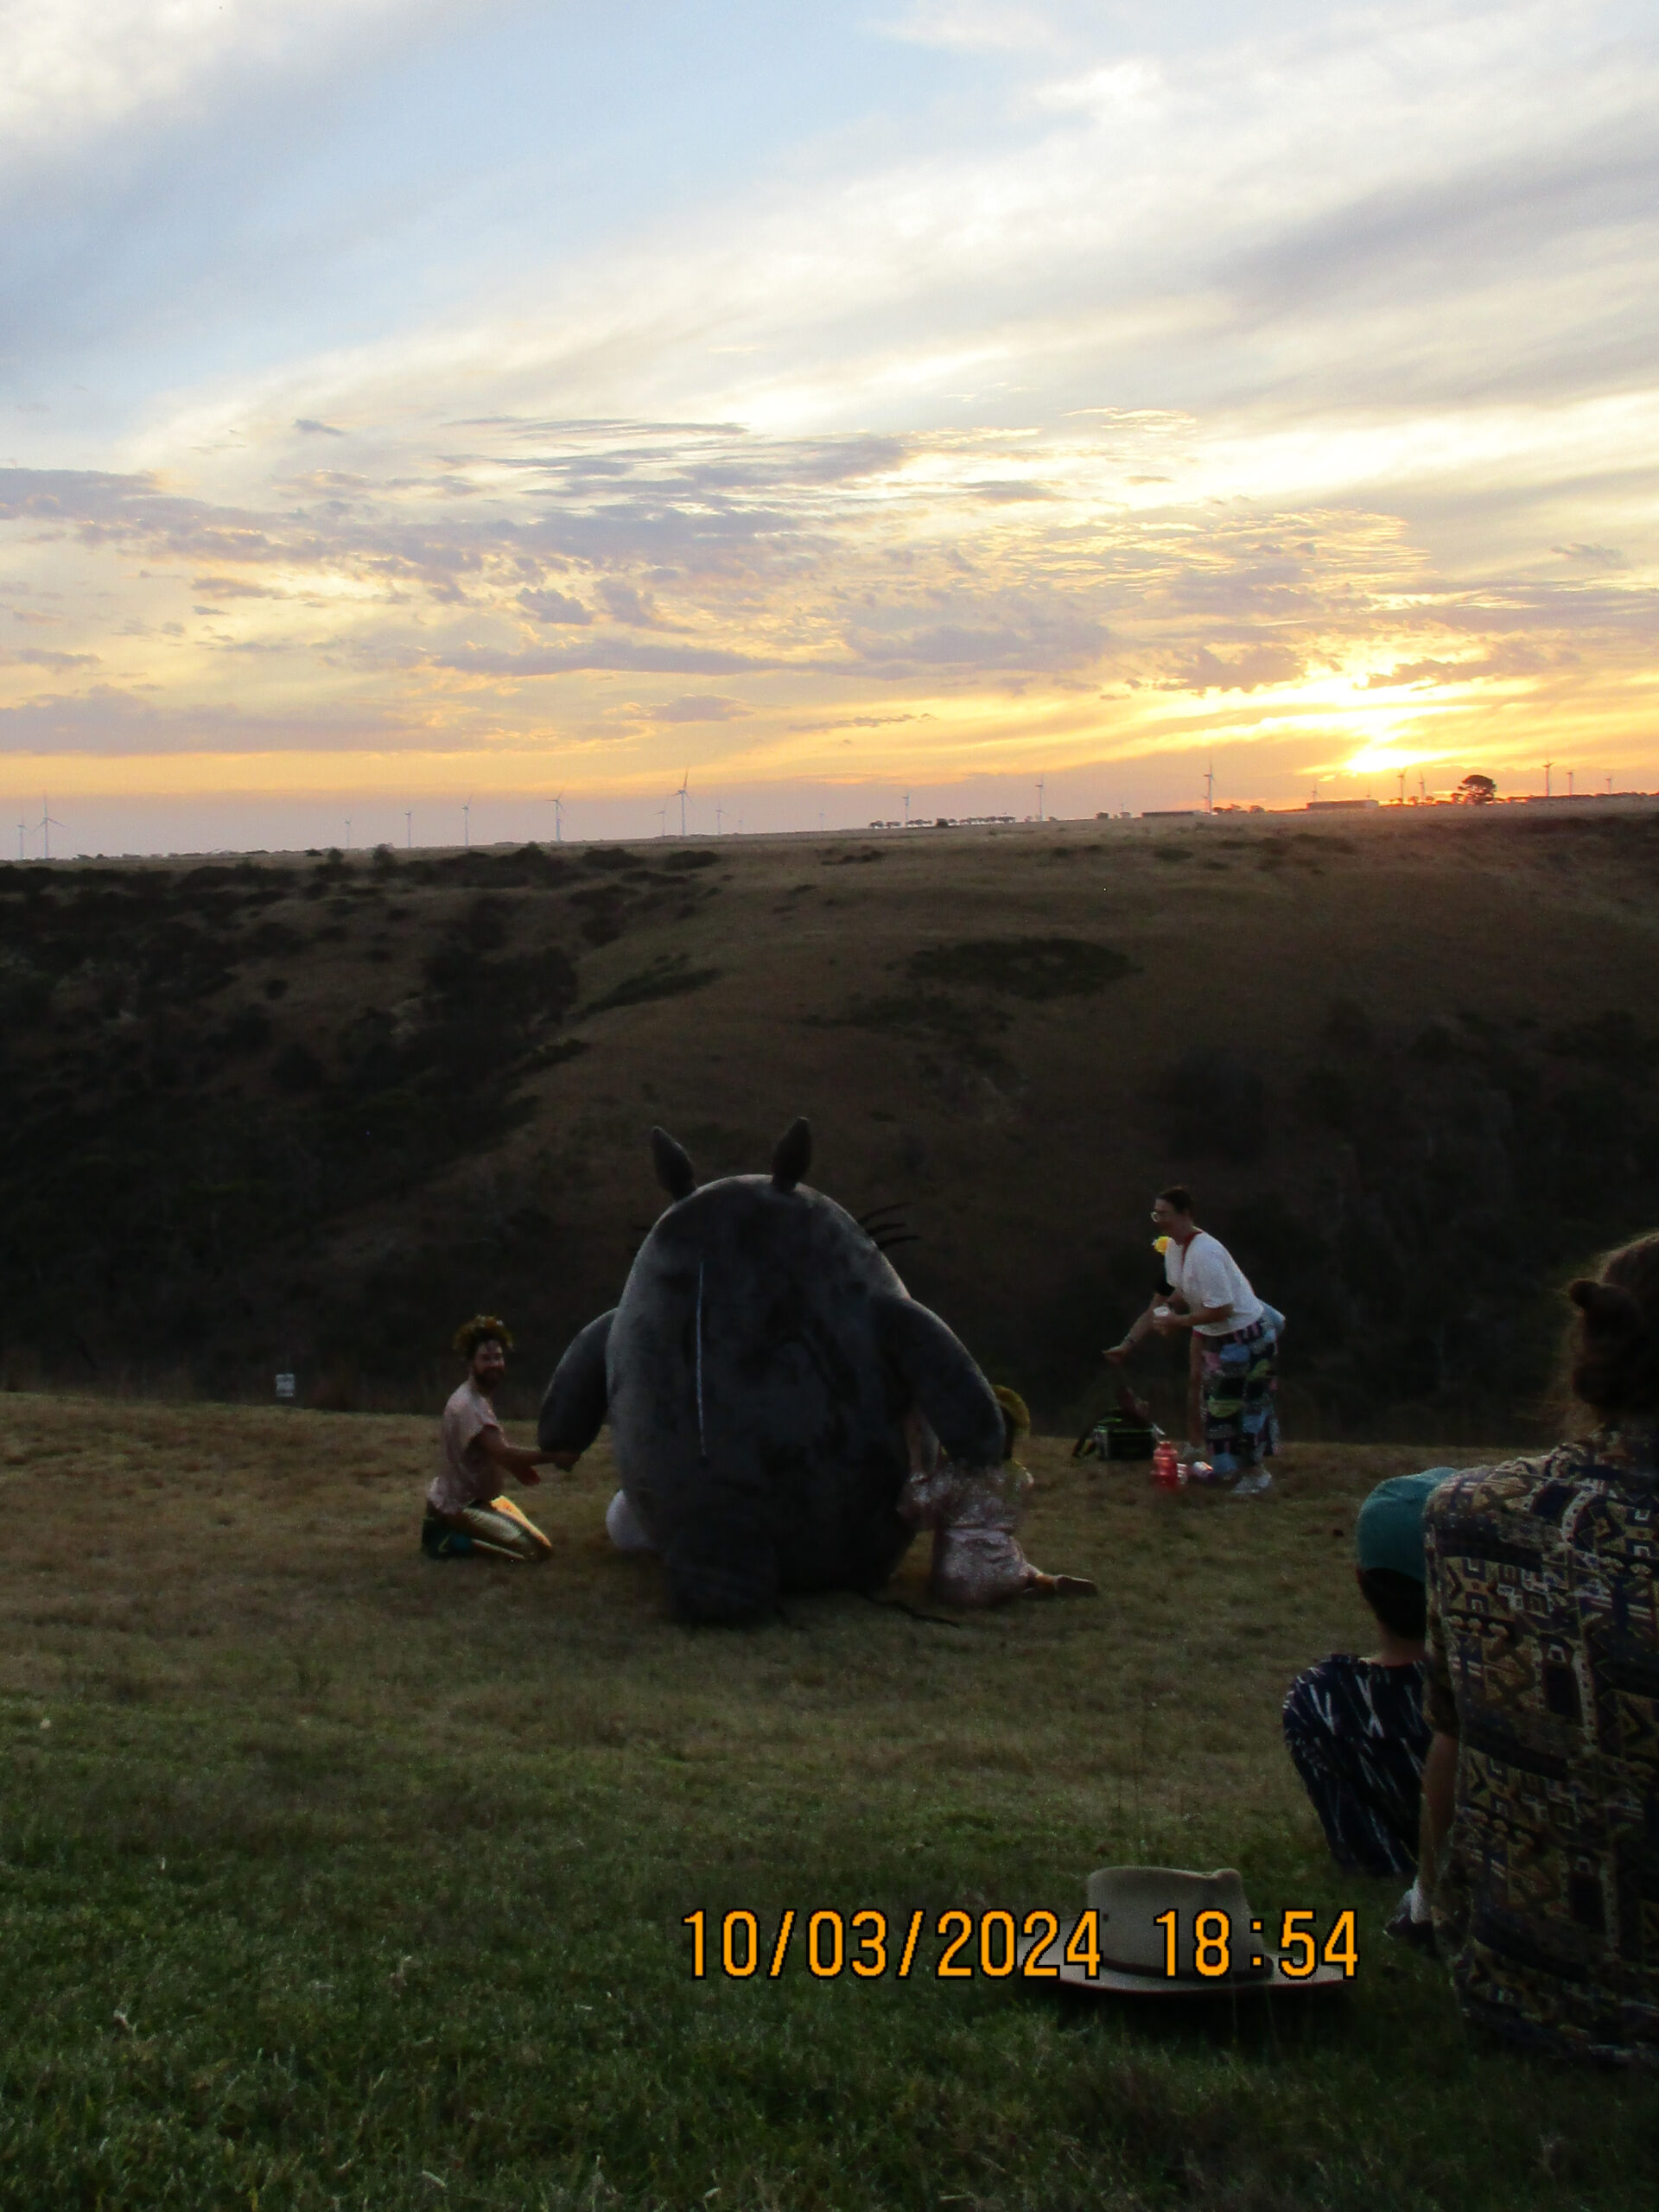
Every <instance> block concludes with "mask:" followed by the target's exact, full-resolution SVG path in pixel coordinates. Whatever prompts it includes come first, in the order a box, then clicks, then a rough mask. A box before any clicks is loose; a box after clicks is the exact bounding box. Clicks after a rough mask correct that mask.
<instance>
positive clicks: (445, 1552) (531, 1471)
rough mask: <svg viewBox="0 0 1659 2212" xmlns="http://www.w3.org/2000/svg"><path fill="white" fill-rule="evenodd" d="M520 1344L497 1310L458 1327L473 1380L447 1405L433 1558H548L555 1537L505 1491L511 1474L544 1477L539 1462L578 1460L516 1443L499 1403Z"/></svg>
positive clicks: (533, 1479)
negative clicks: (510, 1356) (499, 1414)
mask: <svg viewBox="0 0 1659 2212" xmlns="http://www.w3.org/2000/svg"><path fill="white" fill-rule="evenodd" d="M511 1344H512V1337H511V1335H510V1334H509V1333H508V1332H507V1329H506V1327H505V1324H504V1323H502V1322H500V1321H498V1320H497V1319H496V1318H495V1316H494V1315H493V1313H475V1314H474V1316H473V1318H472V1319H471V1320H470V1321H467V1322H466V1323H464V1324H463V1325H462V1326H461V1328H460V1329H459V1330H457V1331H456V1332H455V1350H456V1351H458V1352H461V1353H462V1354H463V1355H464V1356H465V1357H466V1360H467V1379H466V1381H465V1382H464V1383H462V1384H461V1387H460V1389H458V1390H456V1391H454V1393H453V1395H451V1397H450V1400H449V1402H448V1405H447V1406H445V1408H444V1409H443V1428H442V1437H441V1440H440V1446H439V1459H438V1471H437V1473H436V1474H435V1475H434V1477H433V1478H432V1482H431V1485H430V1487H429V1489H428V1491H427V1493H426V1520H425V1522H424V1524H423V1527H422V1529H421V1548H422V1550H423V1551H424V1552H425V1553H426V1554H428V1556H429V1558H432V1559H462V1558H465V1557H466V1556H467V1554H469V1553H471V1552H487V1553H493V1554H494V1555H495V1556H496V1557H498V1558H502V1559H516V1560H543V1559H546V1558H547V1557H548V1555H549V1554H550V1552H551V1551H552V1549H553V1547H552V1544H551V1543H550V1541H549V1540H548V1539H547V1537H545V1536H544V1535H543V1534H542V1532H541V1530H540V1529H538V1528H537V1526H536V1524H535V1522H533V1521H531V1518H530V1517H529V1516H528V1515H527V1514H524V1513H522V1512H520V1510H518V1507H517V1506H516V1505H515V1504H514V1503H513V1502H512V1499H511V1498H510V1497H504V1496H500V1495H499V1491H500V1489H501V1484H502V1481H503V1478H505V1476H507V1475H516V1476H517V1477H518V1480H519V1481H520V1482H521V1483H532V1484H533V1483H538V1482H540V1480H541V1477H540V1475H538V1474H537V1471H536V1470H537V1467H538V1466H539V1465H541V1464H542V1463H543V1461H545V1460H549V1459H551V1460H552V1461H554V1463H555V1464H556V1465H558V1466H561V1467H569V1466H570V1465H573V1464H574V1463H575V1453H574V1452H532V1451H530V1450H527V1449H526V1448H525V1447H524V1446H522V1445H518V1444H509V1443H508V1441H507V1440H506V1438H505V1436H504V1435H503V1433H502V1432H501V1424H500V1422H499V1421H498V1420H497V1419H496V1413H495V1408H494V1406H493V1404H492V1403H491V1400H492V1399H493V1396H494V1395H495V1393H496V1391H497V1390H498V1389H499V1388H500V1385H501V1383H502V1380H503V1378H504V1376H505V1374H506V1371H507V1351H508V1348H509V1346H510V1345H511Z"/></svg>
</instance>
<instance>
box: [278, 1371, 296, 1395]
mask: <svg viewBox="0 0 1659 2212" xmlns="http://www.w3.org/2000/svg"><path fill="white" fill-rule="evenodd" d="M293 1395H294V1377H293V1376H291V1375H279V1376H277V1396H278V1397H279V1398H290V1399H291V1398H292V1397H293Z"/></svg>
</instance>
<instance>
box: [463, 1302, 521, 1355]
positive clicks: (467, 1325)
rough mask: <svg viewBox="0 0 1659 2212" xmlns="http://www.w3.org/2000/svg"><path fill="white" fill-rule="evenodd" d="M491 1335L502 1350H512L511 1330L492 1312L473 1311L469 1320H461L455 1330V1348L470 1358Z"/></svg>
mask: <svg viewBox="0 0 1659 2212" xmlns="http://www.w3.org/2000/svg"><path fill="white" fill-rule="evenodd" d="M491 1337H493V1338H495V1340H496V1342H497V1343H498V1344H499V1345H500V1347H501V1349H502V1351H512V1330H511V1329H510V1328H509V1327H508V1326H507V1325H506V1323H505V1321H500V1320H498V1319H496V1317H495V1315H494V1314H493V1313H474V1316H473V1318H472V1319H471V1320H470V1321H463V1322H462V1323H461V1326H460V1327H459V1328H458V1329H457V1330H456V1331H455V1350H456V1351H458V1352H460V1353H461V1355H462V1356H463V1357H465V1358H467V1359H470V1358H471V1357H472V1356H473V1354H474V1352H475V1351H477V1350H478V1348H479V1346H480V1344H483V1343H485V1342H486V1341H487V1339H488V1338H491Z"/></svg>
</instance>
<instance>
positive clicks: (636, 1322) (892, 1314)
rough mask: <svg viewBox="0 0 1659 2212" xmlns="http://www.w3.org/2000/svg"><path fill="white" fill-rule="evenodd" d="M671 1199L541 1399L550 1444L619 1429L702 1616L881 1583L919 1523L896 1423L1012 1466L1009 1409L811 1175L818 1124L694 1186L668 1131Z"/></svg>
mask: <svg viewBox="0 0 1659 2212" xmlns="http://www.w3.org/2000/svg"><path fill="white" fill-rule="evenodd" d="M651 1142H652V1157H653V1159H654V1160H655V1163H656V1168H657V1173H658V1179H659V1180H660V1181H661V1182H662V1184H663V1185H664V1188H665V1189H666V1190H667V1192H668V1193H669V1195H670V1198H671V1200H672V1203H671V1205H670V1206H669V1207H668V1209H667V1211H666V1212H664V1214H663V1215H662V1216H661V1217H660V1218H659V1219H658V1221H657V1223H656V1224H655V1225H654V1226H653V1228H652V1230H651V1233H650V1235H649V1236H647V1237H646V1238H645V1243H643V1244H642V1245H641V1246H640V1248H639V1253H638V1254H637V1255H636V1256H635V1259H634V1262H633V1266H632V1268H631V1270H630V1271H629V1274H628V1279H627V1281H626V1284H625V1286H624V1287H623V1291H622V1295H621V1298H620V1300H619V1301H618V1303H617V1305H616V1306H614V1307H613V1310H612V1311H611V1312H610V1313H601V1315H600V1316H599V1318H598V1319H597V1320H594V1321H590V1322H589V1323H588V1326H587V1327H586V1328H585V1329H583V1330H582V1332H581V1333H580V1335H578V1336H577V1337H576V1338H575V1340H574V1341H573V1342H572V1344H570V1345H569V1349H568V1350H567V1351H566V1352H565V1354H564V1357H563V1359H561V1360H560V1362H559V1364H558V1367H557V1369H556V1371H555V1373H554V1376H553V1379H552V1381H551V1382H550V1383H549V1384H548V1387H547V1394H546V1395H545V1397H544V1398H543V1402H542V1409H541V1416H540V1421H539V1423H538V1428H537V1434H538V1438H539V1441H540V1444H541V1446H542V1449H543V1451H548V1452H553V1451H574V1452H581V1451H585V1450H586V1448H587V1447H588V1445H590V1444H591V1443H592V1442H593V1440H594V1437H595V1436H596V1435H597V1434H598V1433H599V1430H600V1427H601V1424H602V1423H603V1422H605V1421H609V1423H610V1426H611V1433H612V1439H613V1443H614V1446H615V1450H616V1458H617V1465H618V1468H619V1471H620V1476H621V1483H622V1488H623V1490H624V1491H625V1492H626V1496H627V1500H628V1503H629V1504H630V1505H631V1506H632V1509H633V1511H634V1514H635V1516H637V1518H638V1519H639V1522H640V1524H641V1525H642V1527H643V1528H644V1529H645V1533H646V1535H648V1536H649V1537H650V1539H651V1541H652V1545H653V1546H654V1547H655V1548H656V1549H657V1550H658V1552H659V1553H660V1554H661V1555H662V1559H663V1562H664V1568H665V1571H666V1573H667V1576H668V1580H669V1585H670V1588H671V1592H672V1595H673V1598H674V1600H675V1603H676V1605H677V1607H678V1609H679V1611H681V1612H682V1613H683V1615H684V1616H685V1617H686V1618H689V1619H691V1620H696V1621H741V1620H747V1619H753V1618H757V1617H759V1616H760V1615H762V1614H765V1613H766V1612H768V1611H771V1610H772V1608H773V1606H774V1605H776V1603H777V1601H778V1599H779V1595H780V1594H781V1593H782V1592H786V1591H804V1590H826V1589H835V1588H848V1589H854V1590H874V1589H876V1588H878V1587H879V1586H880V1585H881V1584H882V1583H883V1582H885V1581H886V1580H887V1577H888V1576H889V1575H890V1574H891V1573H892V1572H893V1568H894V1567H896V1566H897V1565H898V1562H899V1558H900V1557H901V1555H902V1554H903V1553H904V1551H905V1548H906V1545H907V1544H908V1543H909V1541H910V1537H911V1531H910V1530H909V1529H908V1528H906V1524H905V1523H904V1522H902V1521H901V1520H900V1519H899V1514H898V1510H897V1506H898V1499H899V1491H901V1490H902V1488H903V1487H904V1484H905V1481H906V1477H907V1475H908V1472H909V1452H908V1446H907V1443H906V1434H905V1420H906V1415H907V1414H912V1413H913V1414H919V1415H920V1416H921V1417H922V1419H923V1420H924V1421H926V1422H927V1423H928V1425H929V1426H930V1427H931V1428H932V1429H933V1430H934V1432H935V1433H937V1435H938V1439H939V1441H940V1443H941V1445H942V1446H944V1450H945V1451H946V1452H948V1453H949V1454H950V1457H951V1458H952V1459H956V1460H957V1462H958V1463H959V1464H961V1465H965V1466H984V1465H995V1464H996V1463H997V1462H999V1461H1000V1460H1001V1457H1002V1449H1003V1425H1002V1415H1001V1408H999V1407H998V1405H997V1402H996V1400H995V1397H994V1396H993V1395H992V1392H991V1387H990V1385H989V1383H988V1382H987V1381H986V1379H985V1377H984V1376H983V1375H982V1374H981V1372H980V1370H979V1369H978V1368H977V1367H976V1365H975V1363H974V1361H973V1360H972V1358H971V1357H969V1353H968V1352H967V1351H966V1350H965V1348H964V1347H963V1344H961V1343H959V1342H958V1340H957V1338H956V1337H955V1336H953V1335H952V1334H951V1332H950V1330H949V1329H948V1328H947V1327H946V1326H945V1325H944V1322H943V1321H942V1320H940V1319H939V1318H938V1315H937V1314H935V1313H930V1312H929V1311H928V1309H927V1308H926V1307H925V1306H920V1305H918V1304H917V1302H916V1301H915V1300H913V1299H912V1297H911V1296H910V1295H909V1294H908V1292H907V1291H906V1288H905V1286H904V1284H903V1283H902V1282H901V1281H900V1280H899V1276H898V1274H896V1272H895V1271H894V1269H893V1267H892V1266H891V1265H890V1264H889V1262H887V1259H886V1258H885V1257H884V1255H883V1254H882V1252H881V1250H880V1248H879V1246H878V1245H877V1243H876V1241H875V1239H874V1236H871V1235H870V1233H869V1232H868V1230H866V1229H864V1228H862V1227H861V1225H860V1224H859V1223H858V1222H856V1221H855V1219H854V1218H853V1217H852V1215H850V1214H849V1213H848V1212H847V1211H845V1209H844V1208H842V1207H841V1206H839V1205H836V1202H835V1200H834V1199H833V1198H826V1197H825V1196H824V1195H823V1192H821V1191H815V1190H812V1189H810V1188H809V1187H808V1186H807V1185H805V1184H804V1182H803V1181H802V1178H803V1177H804V1174H805V1173H806V1172H807V1169H808V1167H809V1166H810V1164H811V1151H812V1141H811V1132H810V1129H809V1128H808V1125H807V1124H806V1122H804V1121H800V1122H795V1123H794V1125H793V1126H792V1127H791V1128H790V1129H789V1130H788V1131H787V1132H786V1133H785V1135H784V1136H783V1137H781V1138H780V1139H779V1143H778V1146H777V1149H776V1150H775V1152H774V1154H773V1155H772V1173H771V1174H770V1175H769V1176H767V1175H733V1176H728V1177H725V1178H723V1179H721V1180H720V1181H718V1182H714V1183H706V1184H703V1185H702V1186H701V1187H699V1185H698V1184H697V1181H696V1174H695V1173H694V1171H693V1169H692V1166H691V1162H690V1159H689V1158H688V1157H687V1155H686V1154H685V1153H684V1152H683V1150H682V1149H681V1147H679V1146H678V1145H677V1143H676V1142H675V1141H674V1140H673V1138H672V1137H671V1136H669V1135H667V1134H666V1133H665V1132H664V1131H663V1130H662V1129H653V1130H652V1136H651Z"/></svg>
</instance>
